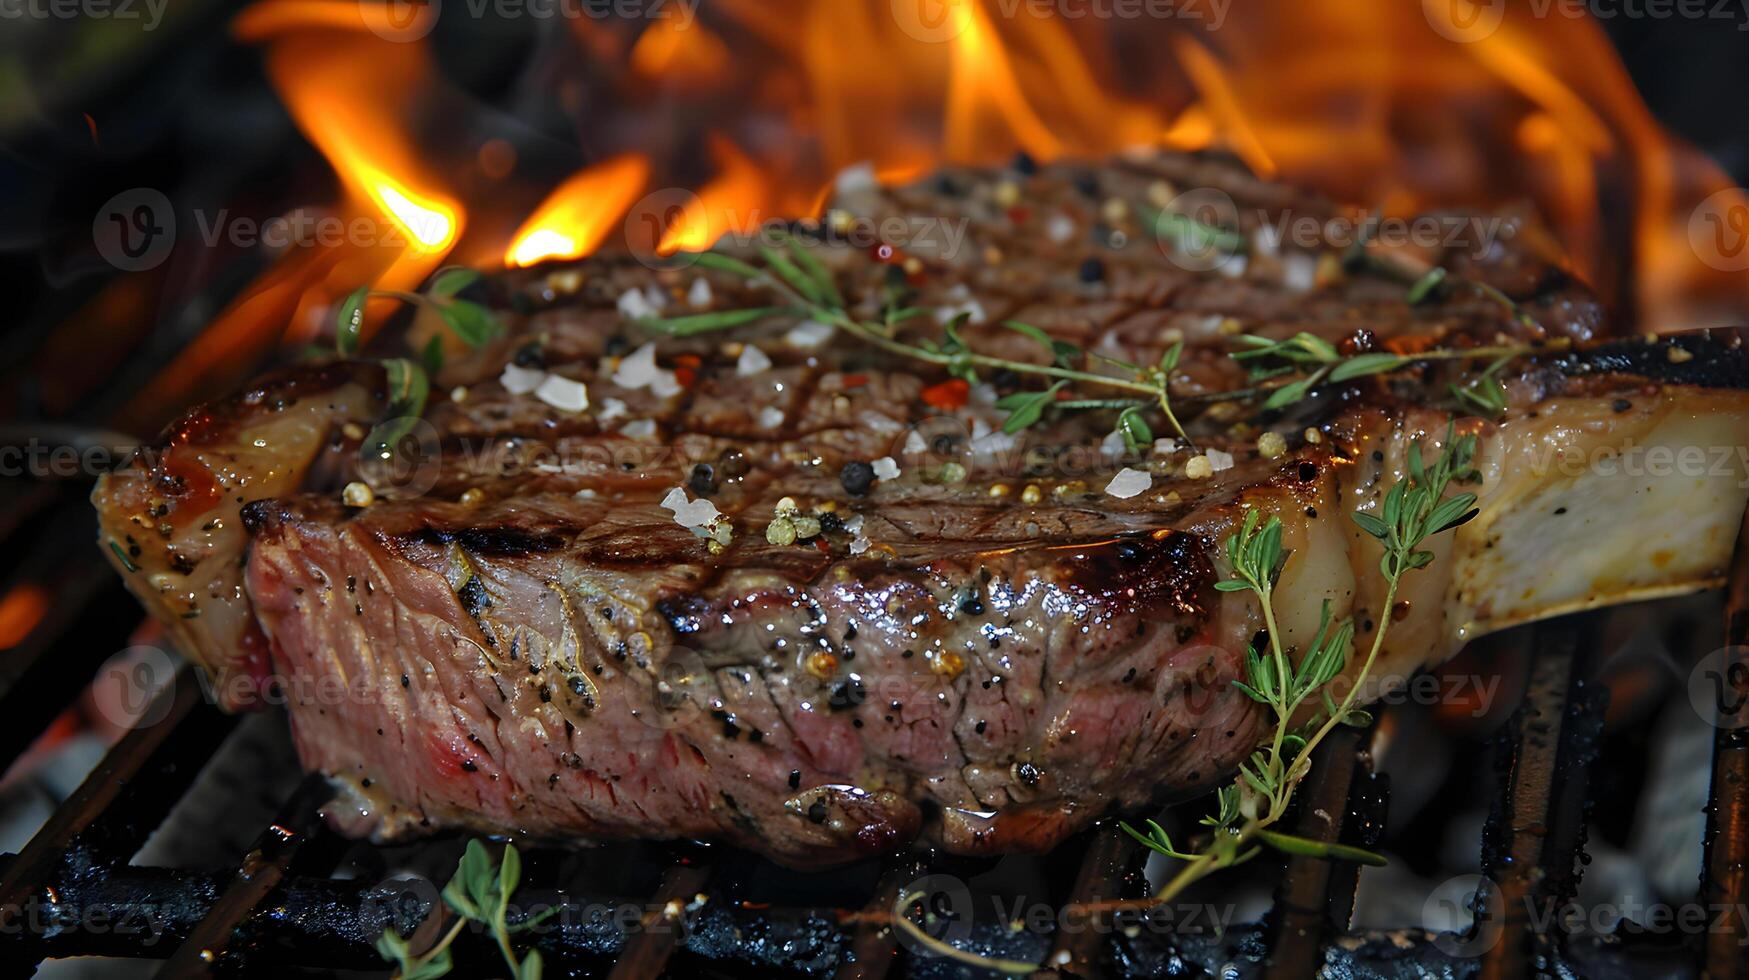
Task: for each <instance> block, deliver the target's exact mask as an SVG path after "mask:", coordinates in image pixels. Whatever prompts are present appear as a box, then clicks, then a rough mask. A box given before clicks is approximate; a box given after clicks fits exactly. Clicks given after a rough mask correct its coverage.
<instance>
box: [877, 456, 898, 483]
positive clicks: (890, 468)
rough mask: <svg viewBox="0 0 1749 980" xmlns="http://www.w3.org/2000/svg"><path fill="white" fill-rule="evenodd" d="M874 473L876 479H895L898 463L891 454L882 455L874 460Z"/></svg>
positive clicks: (896, 477)
mask: <svg viewBox="0 0 1749 980" xmlns="http://www.w3.org/2000/svg"><path fill="white" fill-rule="evenodd" d="M874 475H875V479H878V480H897V479H898V478H899V464H898V463H897V462H895V461H894V460H893V457H891V456H882V457H881V458H880V459H877V460H875V461H874Z"/></svg>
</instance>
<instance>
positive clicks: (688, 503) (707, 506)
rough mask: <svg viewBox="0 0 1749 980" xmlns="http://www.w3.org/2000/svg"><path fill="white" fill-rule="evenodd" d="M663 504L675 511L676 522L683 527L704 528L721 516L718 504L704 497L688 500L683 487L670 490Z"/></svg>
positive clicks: (663, 499)
mask: <svg viewBox="0 0 1749 980" xmlns="http://www.w3.org/2000/svg"><path fill="white" fill-rule="evenodd" d="M662 506H663V508H665V509H667V510H671V511H673V512H674V523H676V524H679V525H680V526H681V527H689V528H702V527H704V526H705V525H707V524H709V523H711V522H712V521H714V520H716V519H717V518H718V517H719V516H721V515H720V514H718V513H717V505H716V504H713V503H711V502H710V501H709V500H706V499H704V498H703V497H700V498H699V499H697V500H688V499H687V498H686V490H685V489H683V488H681V487H675V488H673V489H672V490H669V491H668V495H667V496H665V497H663V498H662Z"/></svg>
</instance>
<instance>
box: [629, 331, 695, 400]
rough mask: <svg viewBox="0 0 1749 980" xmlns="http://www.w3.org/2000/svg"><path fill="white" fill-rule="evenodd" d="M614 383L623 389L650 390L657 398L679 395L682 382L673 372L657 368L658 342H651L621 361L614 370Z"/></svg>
mask: <svg viewBox="0 0 1749 980" xmlns="http://www.w3.org/2000/svg"><path fill="white" fill-rule="evenodd" d="M613 383H614V384H616V385H619V386H620V387H621V388H648V389H650V392H651V393H652V394H654V395H656V396H657V397H660V398H667V397H669V396H671V395H678V394H679V393H680V391H681V387H680V382H679V380H678V379H676V378H675V377H674V372H673V371H664V370H663V369H662V368H660V367H657V366H656V342H655V341H651V342H649V343H647V344H645V345H644V346H642V347H639V348H638V349H637V350H635V351H632V352H631V353H630V354H627V355H626V356H625V357H623V358H621V359H620V362H619V367H617V368H615V369H614V372H613Z"/></svg>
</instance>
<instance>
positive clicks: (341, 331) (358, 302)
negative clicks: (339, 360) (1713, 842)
mask: <svg viewBox="0 0 1749 980" xmlns="http://www.w3.org/2000/svg"><path fill="white" fill-rule="evenodd" d="M368 298H370V287H369V286H360V287H358V288H357V289H354V290H353V291H352V292H350V293H348V294H347V296H346V298H345V299H343V300H341V301H340V306H339V308H338V309H337V310H335V313H334V321H335V327H334V346H335V348H336V349H337V350H339V351H340V354H341V356H343V357H351V356H352V355H353V354H354V353H356V352H357V351H358V343H359V335H360V333H361V332H362V331H363V330H364V301H365V300H366V299H368Z"/></svg>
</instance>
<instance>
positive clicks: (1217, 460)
mask: <svg viewBox="0 0 1749 980" xmlns="http://www.w3.org/2000/svg"><path fill="white" fill-rule="evenodd" d="M1208 458H1209V467H1210V468H1211V469H1213V470H1214V471H1215V472H1216V473H1219V472H1220V471H1222V470H1230V469H1232V468H1233V454H1232V453H1223V452H1221V451H1220V450H1219V449H1211V450H1209V451H1208Z"/></svg>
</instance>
